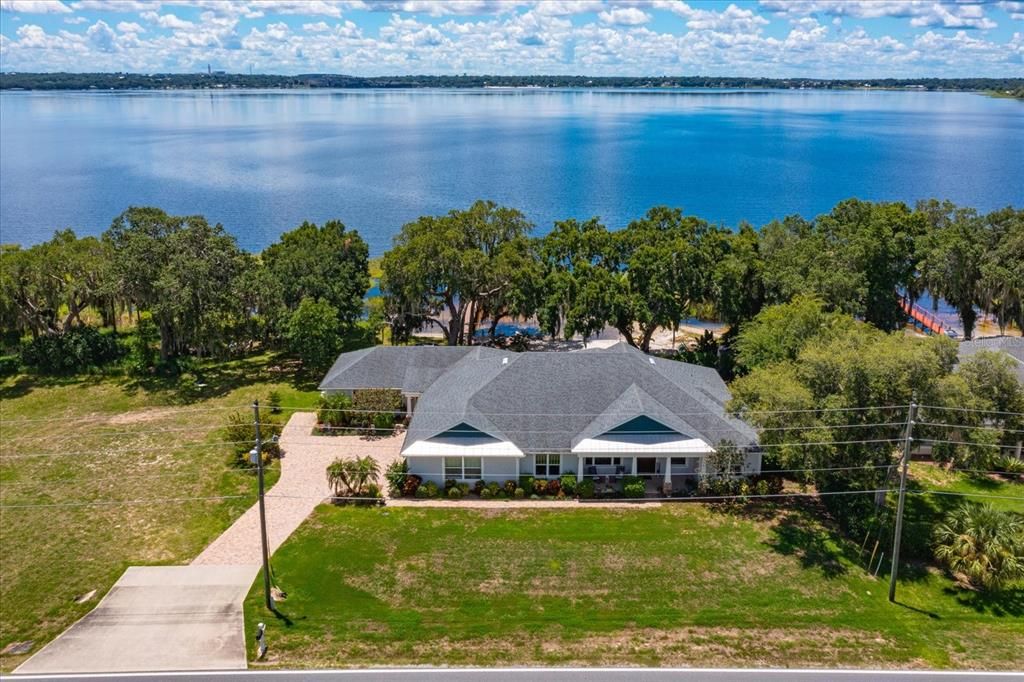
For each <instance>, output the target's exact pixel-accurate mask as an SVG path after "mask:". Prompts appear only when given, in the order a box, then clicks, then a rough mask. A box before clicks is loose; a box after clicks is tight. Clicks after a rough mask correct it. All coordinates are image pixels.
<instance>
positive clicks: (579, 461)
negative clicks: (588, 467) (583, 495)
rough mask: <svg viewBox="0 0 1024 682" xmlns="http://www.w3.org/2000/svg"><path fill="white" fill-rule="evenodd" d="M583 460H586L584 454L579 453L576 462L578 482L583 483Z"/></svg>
mask: <svg viewBox="0 0 1024 682" xmlns="http://www.w3.org/2000/svg"><path fill="white" fill-rule="evenodd" d="M583 461H584V457H583V455H577V457H576V464H577V466H576V482H577V483H582V482H583Z"/></svg>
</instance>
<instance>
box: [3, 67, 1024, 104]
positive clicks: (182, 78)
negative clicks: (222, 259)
mask: <svg viewBox="0 0 1024 682" xmlns="http://www.w3.org/2000/svg"><path fill="white" fill-rule="evenodd" d="M481 88H483V89H516V90H543V89H555V88H573V89H594V90H598V89H623V90H652V89H654V90H658V89H665V90H670V89H682V88H686V89H708V90H720V89H734V90H898V91H906V92H914V91H922V92H934V91H942V92H950V91H953V92H983V93H991V94H993V95H995V96H999V97H1014V98H1019V97H1021V96H1024V95H1022V94H1020V93H1024V78H908V79H898V78H881V79H835V80H832V79H820V78H756V77H711V76H678V77H672V76H658V77H617V76H595V77H590V76H489V75H482V76H422V75H409V76H377V77H361V76H347V75H343V74H301V75H297V76H277V75H259V74H254V75H249V74H231V73H224V72H209V73H190V74H136V73H18V72H7V73H0V90H82V91H94V90H225V89H231V90H248V89H261V90H315V89H352V90H364V89H481Z"/></svg>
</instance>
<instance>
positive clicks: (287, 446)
mask: <svg viewBox="0 0 1024 682" xmlns="http://www.w3.org/2000/svg"><path fill="white" fill-rule="evenodd" d="M314 426H316V415H315V414H312V413H307V412H298V413H296V414H294V415H292V418H291V419H289V420H288V423H287V424H286V425H285V427H284V429H283V431H282V432H281V449H282V450H283V451H284V457H282V458H281V477H280V478H279V479H278V481H277V483H276V484H275V485H274V487H273V488H272V489H271V490H270V491H269V492H268V493H267V496H266V505H267V542H268V544H269V546H270V551H271V553H273V552H274V551H275V550H277V548H278V547H280V546H281V543H283V542H284V541H285V540H287V539H288V536H289V535H291V534H292V533H293V532H295V529H296V528H298V527H299V524H301V523H302V522H303V521H304V520H305V519H306V517H307V516H309V514H310V513H311V512H312V511H313V509H314V507H316V506H317V505H318V504H320V502H322V501H323V500H324V498H326V497H328V496H330V494H331V490H330V488H329V487H328V485H327V474H326V470H327V465H328V464H330V463H331V462H333V461H334V460H335V459H337V458H338V457H353V456H356V455H361V456H364V455H371V456H373V457H374V458H375V459H377V461H378V462H379V463H380V468H381V471H382V472H383V471H384V469H385V467H387V465H388V464H390V463H391V462H392V461H393V460H395V459H397V458H398V457H399V453H400V452H401V449H402V443H403V441H404V440H405V436H404V434H403V435H399V436H392V437H390V438H374V439H367V438H364V437H362V436H313V435H311V434H312V431H313V427H314ZM261 561H262V559H261V557H260V516H259V509H258V506H257V505H253V506H252V507H251V508H249V510H248V511H246V512H245V513H244V514H242V516H240V517H239V518H238V520H237V521H235V523H234V524H233V525H232V526H231V527H230V528H228V529H227V530H226V531H224V533H223V534H222V535H221V536H220V537H219V538H217V539H216V540H214V541H213V542H212V543H211V544H210V546H209V547H207V548H206V549H205V550H203V552H202V554H200V555H199V556H197V557H196V558H195V559H194V560H193V561H192V563H193V564H203V565H210V564H215V565H230V564H247V563H252V564H259V563H261Z"/></svg>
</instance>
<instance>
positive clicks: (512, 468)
mask: <svg viewBox="0 0 1024 682" xmlns="http://www.w3.org/2000/svg"><path fill="white" fill-rule="evenodd" d="M406 461H407V462H408V463H409V473H410V474H416V475H417V476H419V477H420V478H422V479H423V481H424V482H427V481H433V482H434V483H436V484H437V485H440V486H443V485H444V480H445V476H444V457H407V458H406ZM480 461H481V466H482V468H483V480H485V481H487V482H490V481H497V482H498V483H504V482H505V481H507V480H510V479H511V480H518V478H519V466H518V465H519V461H520V458H518V457H482V458H481V460H480Z"/></svg>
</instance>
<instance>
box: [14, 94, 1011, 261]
mask: <svg viewBox="0 0 1024 682" xmlns="http://www.w3.org/2000/svg"><path fill="white" fill-rule="evenodd" d="M1022 178H1024V103H1021V102H1017V101H1012V100H1006V99H992V98H988V97H984V96H981V95H976V94H969V93H920V92H867V91H863V92H862V91H851V92H827V91H778V92H775V91H772V92H756V91H743V92H737V91H696V92H694V91H668V92H666V91H573V90H557V91H551V90H539V91H538V90H476V91H466V90H457V91H446V90H430V91H427V90H412V91H354V92H353V91H322V90H319V91H299V92H290V91H257V92H230V91H228V92H225V91H220V92H185V91H179V92H149V93H139V92H132V93H115V92H80V93H16V92H4V93H3V94H0V230H2V233H3V234H2V241H4V242H20V243H22V244H31V243H35V242H38V241H42V240H45V239H47V238H49V236H50V235H51V234H52V232H53V230H54V229H57V228H63V227H73V228H74V229H76V230H77V231H79V232H80V233H85V234H97V233H99V232H101V231H102V230H103V229H105V228H106V227H107V226H108V225H109V224H110V221H111V219H112V218H113V217H114V216H115V215H117V214H118V213H119V212H121V211H122V210H123V209H124V208H126V207H127V206H129V205H133V204H134V205H145V204H152V205H157V206H161V207H163V208H165V209H166V210H168V211H170V212H172V213H202V214H205V215H206V216H207V217H208V218H210V219H211V220H213V221H218V222H221V223H223V224H224V226H225V227H226V228H227V229H228V230H229V231H231V232H232V233H234V234H235V235H237V236H238V239H239V242H240V243H241V244H242V245H243V246H244V247H246V248H249V249H259V248H262V247H263V246H266V245H267V244H268V243H270V242H272V241H273V240H274V239H275V238H276V237H277V236H278V235H279V234H280V233H281V232H282V231H284V230H287V229H290V228H292V227H294V226H296V225H298V224H299V223H300V222H301V221H302V220H304V219H309V220H314V221H317V222H320V221H323V220H327V219H330V218H340V219H341V220H343V221H344V222H345V223H346V224H347V225H349V226H350V227H354V228H358V229H359V231H360V232H361V233H362V234H363V235H364V237H365V238H366V239H367V241H368V242H369V244H370V250H371V253H372V254H375V255H376V254H380V253H381V252H383V251H384V250H386V249H387V248H388V247H389V245H390V243H391V239H392V237H393V235H394V234H395V233H396V232H397V231H398V229H399V227H400V226H401V225H402V224H403V223H404V222H407V221H409V220H412V219H414V218H416V217H417V216H419V215H422V214H432V213H440V212H444V211H447V210H449V209H451V208H453V207H461V206H466V205H468V204H469V203H470V202H472V201H473V200H474V199H476V198H480V197H485V198H491V199H494V200H496V201H499V202H502V203H505V204H509V205H512V206H516V207H518V208H520V209H521V210H523V211H524V212H525V213H526V214H527V216H529V218H530V219H531V220H533V221H534V222H535V223H536V224H537V232H538V233H543V232H545V231H547V230H548V229H549V228H550V225H551V222H552V221H553V220H556V219H562V218H567V217H570V216H572V217H579V218H585V217H589V216H593V215H599V216H601V217H602V218H603V219H604V220H605V222H606V223H607V224H608V225H609V226H610V227H621V226H623V225H625V224H626V223H627V222H629V220H630V219H632V218H634V217H637V216H639V215H641V214H642V213H643V212H644V211H645V210H646V209H647V208H648V207H650V206H651V205H654V204H659V203H666V204H671V205H675V206H682V207H683V208H684V209H685V210H686V211H687V212H692V213H696V214H698V215H701V216H703V217H705V218H708V219H710V220H712V221H714V222H721V223H724V224H726V225H729V226H735V225H736V224H737V223H738V222H739V221H740V220H747V221H750V222H752V223H754V224H757V225H759V224H763V223H764V222H766V221H768V220H770V219H772V218H775V217H781V216H784V215H786V214H790V213H800V214H803V215H805V216H808V217H810V216H813V215H815V214H817V213H820V212H823V211H826V210H828V209H829V208H830V207H831V206H832V205H833V204H834V203H835V202H837V201H839V200H840V199H843V198H845V197H849V196H858V197H861V198H864V199H874V200H883V199H884V200H905V201H914V200H916V199H918V198H922V197H930V196H939V197H947V198H950V199H952V200H954V201H956V202H958V203H962V204H967V205H972V206H975V207H977V208H979V209H981V210H990V209H993V208H997V207H1000V206H1004V205H1007V204H1015V205H1017V206H1020V205H1024V180H1022Z"/></svg>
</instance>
